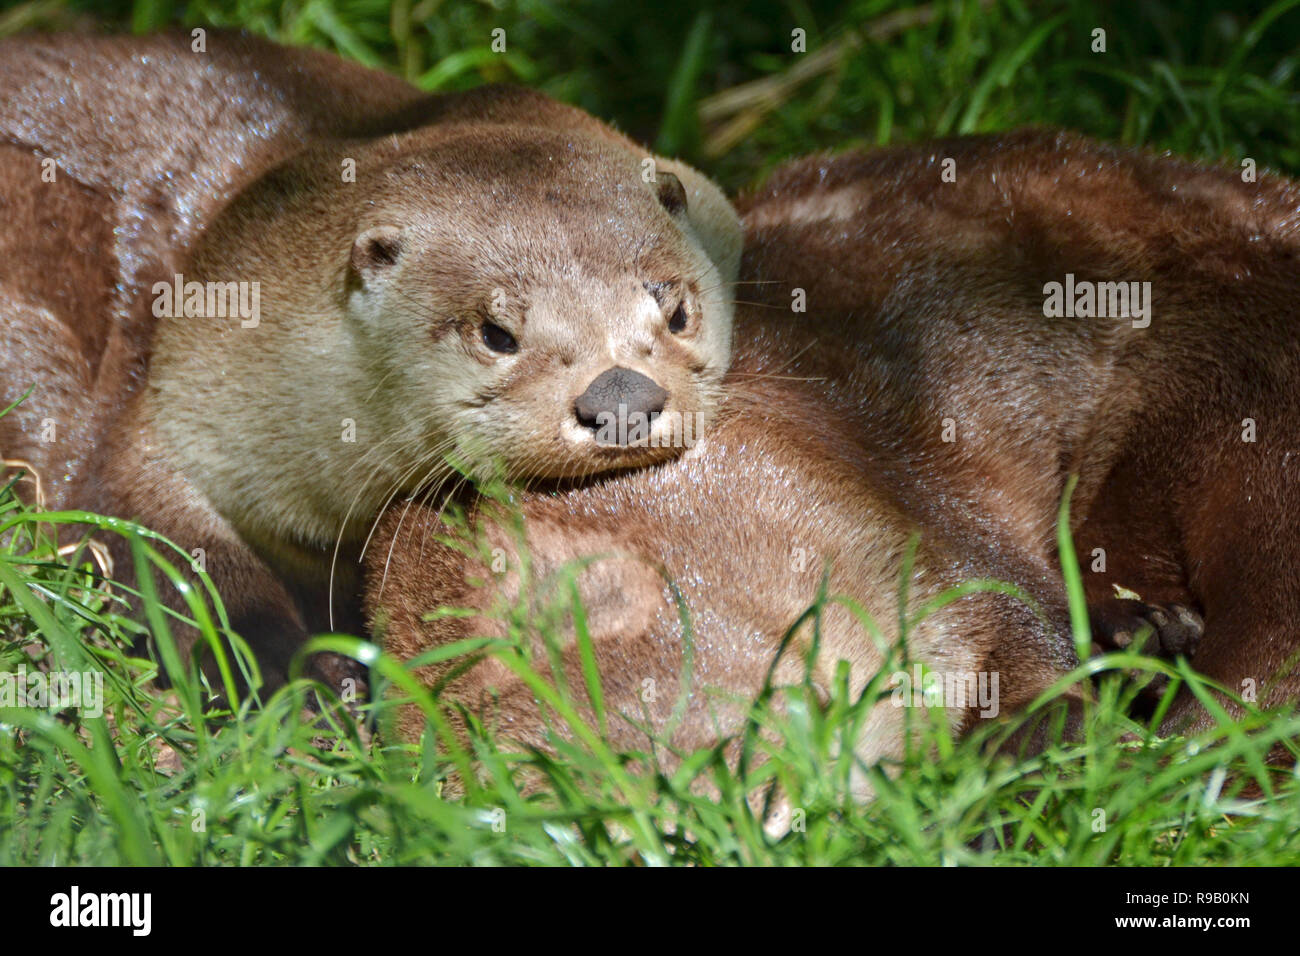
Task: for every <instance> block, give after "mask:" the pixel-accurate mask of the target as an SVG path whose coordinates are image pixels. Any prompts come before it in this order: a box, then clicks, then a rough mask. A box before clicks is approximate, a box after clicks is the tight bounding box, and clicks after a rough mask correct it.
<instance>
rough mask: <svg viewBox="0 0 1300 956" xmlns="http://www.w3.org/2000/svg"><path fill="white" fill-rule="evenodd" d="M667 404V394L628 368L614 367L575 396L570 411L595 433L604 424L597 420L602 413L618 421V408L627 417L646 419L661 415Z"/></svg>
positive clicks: (598, 376) (601, 374)
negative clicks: (576, 398)
mask: <svg viewBox="0 0 1300 956" xmlns="http://www.w3.org/2000/svg"><path fill="white" fill-rule="evenodd" d="M666 401H668V393H667V392H665V391H664V390H663V389H662V388H660V387H659V386H658V385H657V384H656V383H655V382H654V380H652V379H649V378H647V377H646V376H644V375H642V374H641V373H640V372H634V371H632V369H630V368H623V367H622V366H615V367H614V368H611V369H606V370H605V371H603V372H601V373H600V374H599V375H597V376H596V378H595V380H594V381H592V383H591V384H590V385H588V386H587V390H586V391H585V392H583V393H582V394H581V395H579V396H578V400H577V401H576V402H575V403H574V405H573V411H574V413H575V414H576V415H577V416H578V421H579V422H581V423H582V424H583V425H586V426H587V427H588V428H590V429H592V430H593V431H594V430H597V429H599V428H600V426H601V425H603V424H605V423H606V422H602V421H601V420H600V417H599V416H600V415H601V414H602V413H608V414H609V415H612V416H614V417H613V419H612V420H613V421H618V415H619V406H620V405H622V406H625V408H624V414H626V415H634V414H636V413H638V412H640V413H641V414H643V415H645V416H646V417H647V418H648V417H649V416H650V415H653V414H656V413H658V412H662V411H663V410H664V403H665V402H666ZM609 420H610V419H607V420H606V421H609Z"/></svg>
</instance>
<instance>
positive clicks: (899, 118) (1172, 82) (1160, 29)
mask: <svg viewBox="0 0 1300 956" xmlns="http://www.w3.org/2000/svg"><path fill="white" fill-rule="evenodd" d="M1297 6H1300V0H1276V2H1272V3H1269V2H1260V0H1243V2H1234V3H1230V4H1229V3H1213V2H1207V0H1133V2H1109V3H1105V2H1103V3H1098V2H1084V0H1046V2H1041V3H1038V2H1035V3H1029V2H1027V0H982V2H981V0H936V2H931V3H920V2H917V3H899V2H897V0H849V2H842V0H841V2H802V0H726V2H715V3H712V4H708V5H706V6H704V7H701V6H700V4H699V3H698V2H696V0H661V2H659V3H656V4H655V6H654V12H653V14H652V15H647V13H646V11H645V10H644V9H643V8H642V7H641V6H640V5H638V4H620V3H611V2H608V0H573V2H563V0H499V2H494V3H485V2H466V0H456V2H452V0H445V2H439V0H295V2H287V3H286V2H277V0H191V2H187V3H180V2H176V0H136V2H126V0H28V2H23V3H17V4H12V5H11V7H12V8H11V9H10V10H8V11H7V12H6V13H3V14H0V35H3V34H5V33H8V32H12V31H14V30H17V29H22V28H30V27H33V26H35V27H43V28H68V27H72V26H87V25H92V26H95V27H98V28H113V29H119V30H127V29H135V30H139V31H144V30H151V29H157V28H161V27H164V26H168V25H183V26H186V27H192V26H195V25H204V24H212V25H220V26H238V27H245V28H248V29H251V30H254V31H257V32H261V33H264V34H266V35H269V36H272V37H274V38H276V39H279V40H282V41H285V42H290V43H300V44H312V45H317V46H322V47H326V48H329V49H333V50H336V51H338V52H340V53H342V54H343V55H345V56H348V57H351V58H353V59H356V60H359V61H360V62H362V63H366V64H368V65H371V66H376V67H383V68H386V69H389V70H391V71H392V72H395V73H398V74H400V75H403V76H405V77H407V78H408V79H410V80H411V81H412V82H414V83H417V84H419V85H421V86H422V87H424V88H426V89H430V90H432V89H461V88H465V87H469V86H475V85H478V84H480V83H484V82H489V81H502V80H510V81H514V82H520V83H525V84H529V85H532V86H537V87H539V88H541V89H543V90H545V91H547V92H549V93H551V94H553V95H555V96H557V97H559V98H561V99H564V100H567V101H569V102H573V103H576V104H577V105H579V106H581V107H583V108H585V109H587V110H589V111H591V112H593V113H595V114H596V115H598V116H601V117H603V118H605V119H608V120H611V121H613V122H615V123H617V124H618V125H620V126H621V127H622V128H623V129H625V130H627V131H629V132H630V133H631V134H633V135H634V136H636V137H637V138H639V139H641V140H643V141H645V142H647V143H651V144H653V145H655V146H656V147H657V148H659V150H660V151H663V152H673V153H679V154H681V155H682V157H683V158H685V159H687V160H691V161H694V162H696V163H699V164H701V165H703V166H705V167H706V168H707V169H708V171H709V172H710V173H712V174H714V175H715V176H716V177H717V178H719V179H720V180H721V181H722V182H723V183H724V184H725V185H727V186H728V187H731V188H740V187H743V186H745V185H748V184H750V183H752V182H753V181H754V180H755V179H756V178H759V177H760V176H761V174H762V173H763V172H764V171H765V170H767V169H770V168H771V167H772V166H773V165H774V164H776V163H777V162H779V161H781V160H783V159H785V158H788V157H791V156H796V155H802V154H804V153H809V152H813V151H815V150H821V149H842V148H845V147H848V146H871V145H876V144H882V143H888V142H907V141H915V140H918V139H923V138H926V137H933V136H943V135H952V134H958V133H969V132H984V131H990V130H1000V129H1007V128H1011V127H1014V126H1021V125H1025V124H1053V125H1058V126H1066V127H1070V128H1072V129H1076V130H1079V131H1081V132H1084V133H1088V134H1091V135H1093V136H1097V137H1100V138H1103V139H1107V140H1112V141H1118V142H1125V143H1130V144H1134V145H1145V146H1151V147H1154V148H1160V149H1171V150H1174V151H1176V152H1179V153H1183V154H1186V155H1189V156H1193V157H1198V158H1204V159H1211V160H1219V159H1221V160H1225V161H1227V162H1229V163H1231V164H1233V165H1238V164H1240V163H1241V161H1242V159H1244V158H1246V157H1250V158H1253V159H1255V160H1256V162H1257V164H1258V165H1259V166H1260V167H1272V168H1275V169H1278V170H1281V171H1283V172H1286V173H1289V174H1292V175H1294V174H1296V173H1300V96H1297V89H1296V79H1297V70H1298V69H1300V9H1297ZM497 28H500V29H504V30H505V31H506V39H507V46H506V51H505V52H504V53H494V52H492V50H491V39H492V31H493V30H494V29H497ZM796 28H798V29H802V30H804V31H805V32H806V37H807V47H806V49H807V52H805V53H802V54H797V53H793V52H791V31H792V30H794V29H796ZM1097 28H1101V29H1104V30H1105V31H1106V52H1105V53H1094V52H1093V51H1092V45H1093V30H1095V29H1097Z"/></svg>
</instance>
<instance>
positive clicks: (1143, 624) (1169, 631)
mask: <svg viewBox="0 0 1300 956" xmlns="http://www.w3.org/2000/svg"><path fill="white" fill-rule="evenodd" d="M1088 617H1089V620H1090V622H1091V624H1092V636H1093V639H1094V640H1095V641H1096V642H1097V644H1098V645H1099V646H1100V647H1102V648H1104V649H1105V650H1108V651H1112V650H1125V649H1126V648H1128V647H1130V646H1132V645H1133V641H1134V639H1135V638H1137V637H1138V636H1139V635H1140V634H1142V633H1143V631H1144V629H1147V628H1149V629H1150V634H1149V635H1148V636H1147V638H1146V641H1145V643H1143V644H1142V652H1143V653H1144V654H1149V655H1151V656H1152V657H1167V658H1173V657H1176V656H1177V655H1179V654H1182V655H1183V656H1184V657H1190V656H1191V654H1192V652H1193V651H1195V650H1196V645H1197V643H1198V642H1199V641H1200V639H1201V634H1202V633H1204V631H1205V622H1204V621H1203V620H1202V619H1201V616H1200V615H1199V614H1197V613H1196V611H1194V610H1193V609H1192V608H1190V607H1188V606H1187V605H1186V604H1148V603H1146V602H1145V601H1138V600H1132V599H1129V598H1112V599H1111V600H1109V601H1106V602H1104V603H1103V604H1101V605H1099V606H1093V607H1091V608H1089V609H1088Z"/></svg>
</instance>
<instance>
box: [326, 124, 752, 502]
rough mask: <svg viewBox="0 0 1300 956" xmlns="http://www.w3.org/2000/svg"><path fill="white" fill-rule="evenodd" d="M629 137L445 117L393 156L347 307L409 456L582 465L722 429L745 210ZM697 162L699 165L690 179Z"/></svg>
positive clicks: (523, 468) (362, 221) (566, 471)
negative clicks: (448, 125)
mask: <svg viewBox="0 0 1300 956" xmlns="http://www.w3.org/2000/svg"><path fill="white" fill-rule="evenodd" d="M664 165H665V163H664V161H656V160H654V159H653V158H652V157H643V156H641V155H637V154H634V153H633V151H632V150H630V149H623V148H621V147H620V146H619V145H618V144H617V143H615V142H612V141H611V142H606V141H604V140H600V139H597V138H594V137H588V136H585V135H581V134H577V133H573V132H553V131H549V130H544V129H534V128H527V127H514V126H506V127H503V126H479V125H469V126H465V127H460V128H459V129H458V130H457V131H456V132H455V133H454V134H449V133H448V132H447V131H446V130H441V131H439V136H438V138H437V140H436V141H434V142H433V143H425V144H420V145H419V148H412V149H409V150H403V151H402V152H401V153H400V154H399V155H398V156H397V157H396V158H394V159H392V160H391V161H390V162H388V163H387V164H386V165H385V166H384V167H383V169H382V171H379V176H380V178H381V180H382V183H383V185H382V187H381V188H380V189H379V190H378V191H377V192H374V193H372V194H370V195H369V196H368V202H367V203H366V205H365V206H364V207H363V208H362V209H360V210H359V221H358V222H357V228H356V231H355V234H354V237H353V241H352V247H351V252H350V255H349V258H348V262H347V272H348V277H349V281H348V283H347V287H346V291H345V298H346V317H347V321H348V323H349V324H350V326H351V328H352V329H353V330H354V331H355V336H354V340H355V342H356V347H357V348H358V349H359V350H360V351H361V352H362V356H361V358H362V361H363V362H365V363H366V365H367V366H368V368H369V378H370V379H371V380H372V381H373V382H374V383H375V388H376V389H377V390H378V395H379V400H381V401H382V402H383V403H384V405H385V407H386V409H387V410H388V411H389V412H390V413H391V412H392V410H393V409H400V411H401V414H402V416H403V417H404V419H405V420H404V421H402V422H400V423H394V427H396V428H398V429H400V431H401V433H402V434H404V435H408V436H411V441H410V443H409V445H408V448H410V449H413V450H418V452H419V454H420V455H421V456H423V457H424V459H426V460H425V461H424V462H414V461H413V462H412V463H411V466H410V467H411V468H412V469H414V471H413V472H412V474H413V475H415V476H419V475H421V474H422V473H421V472H420V467H421V465H423V466H424V468H425V472H424V474H427V475H434V474H436V462H438V461H441V460H442V459H443V457H444V456H446V455H450V456H451V457H452V458H453V459H458V460H459V462H460V463H461V465H462V467H467V468H468V470H470V471H471V472H472V473H485V472H488V471H490V470H491V469H493V468H494V467H495V466H500V467H502V468H503V470H504V474H505V476H506V477H509V478H512V479H516V480H518V479H523V480H527V479H532V478H544V479H557V478H576V477H583V476H587V475H591V474H595V473H598V472H602V471H607V470H610V469H619V468H629V467H638V466H643V465H647V464H651V463H653V462H656V461H662V460H665V459H668V458H671V457H673V456H675V455H677V454H679V453H680V452H681V451H682V450H683V449H684V448H686V447H689V446H690V445H692V444H693V443H694V441H695V440H696V439H697V438H698V437H699V436H700V434H701V432H702V431H703V430H704V429H705V428H707V426H708V423H709V421H710V419H711V418H712V417H713V414H714V413H715V411H716V409H717V406H718V402H719V399H720V389H719V383H720V380H721V378H722V376H723V373H724V372H725V371H726V369H727V366H728V364H729V361H730V357H731V324H732V305H731V298H732V280H734V278H735V271H736V265H737V262H736V260H737V259H738V251H739V237H740V227H739V223H738V222H737V220H736V219H735V214H734V213H733V212H732V210H731V207H730V206H729V204H727V203H726V200H725V199H723V198H722V195H721V193H720V192H718V190H717V189H716V187H714V186H713V185H712V184H711V183H709V182H708V181H707V180H705V179H704V178H703V177H701V176H699V174H698V173H695V172H694V171H693V170H689V169H688V168H686V167H674V168H675V169H676V170H678V172H680V173H681V175H678V173H677V172H673V171H671V170H668V169H665V168H664ZM683 179H685V180H686V182H685V183H684V182H683Z"/></svg>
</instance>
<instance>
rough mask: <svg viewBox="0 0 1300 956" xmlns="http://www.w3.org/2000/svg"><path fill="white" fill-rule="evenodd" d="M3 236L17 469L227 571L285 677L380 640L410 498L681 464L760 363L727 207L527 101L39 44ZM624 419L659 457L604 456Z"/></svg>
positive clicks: (316, 60) (184, 43) (226, 60)
mask: <svg viewBox="0 0 1300 956" xmlns="http://www.w3.org/2000/svg"><path fill="white" fill-rule="evenodd" d="M0 212H2V213H3V214H4V216H5V218H6V221H7V222H8V223H10V224H11V226H10V228H7V230H6V234H5V237H4V239H3V240H0V242H3V244H4V253H5V255H4V259H3V261H2V262H0V313H2V314H3V326H4V333H3V334H4V339H3V341H0V378H2V380H3V382H4V386H3V389H4V394H3V395H0V403H3V404H5V405H7V404H9V403H10V402H12V401H14V400H15V399H17V398H18V397H20V396H21V395H22V394H23V393H24V392H25V391H26V390H27V389H28V388H29V387H32V386H34V390H33V392H32V394H31V395H30V396H29V397H28V398H27V400H26V401H24V402H23V403H22V404H21V405H20V406H19V407H18V408H17V409H16V410H15V411H14V412H13V413H11V414H10V415H9V416H6V417H5V418H4V419H2V420H0V451H2V452H3V454H4V456H5V458H6V459H10V460H22V461H24V462H26V463H28V464H29V466H30V467H32V468H34V469H35V470H36V471H37V472H38V474H40V475H41V477H42V479H43V485H44V487H45V489H46V491H47V501H46V504H47V505H48V506H51V507H56V508H57V507H67V506H77V507H83V508H88V509H91V510H96V511H100V512H103V513H107V514H111V515H119V516H123V517H128V518H133V519H137V520H139V521H141V522H142V523H143V524H145V525H147V526H149V527H150V528H152V529H153V530H155V531H159V532H162V533H163V534H165V535H167V536H168V537H169V538H171V539H172V540H173V541H175V542H176V543H177V544H179V545H180V546H181V547H182V548H183V549H184V550H185V551H187V552H190V553H192V554H194V555H196V561H197V560H200V559H201V564H202V565H203V566H204V567H205V568H206V570H207V572H208V573H209V574H210V575H211V576H212V579H213V581H214V583H215V584H216V585H217V588H218V590H219V591H220V593H221V594H222V596H223V598H224V600H225V602H226V605H227V609H228V611H229V612H230V616H231V623H232V626H233V628H234V630H235V631H237V632H238V633H240V634H241V635H242V636H244V637H245V638H246V639H248V640H249V641H250V643H252V645H253V646H254V648H255V649H256V650H257V651H258V654H259V657H260V659H261V660H262V663H263V665H264V667H265V669H266V670H267V671H268V673H269V676H270V677H271V680H272V682H273V683H274V682H275V681H277V680H278V679H280V678H282V677H283V675H284V673H285V672H286V669H287V666H288V662H289V659H290V657H291V656H292V655H293V653H294V652H295V651H296V649H297V648H298V646H299V645H300V644H301V642H302V640H303V639H304V637H305V635H306V634H307V632H308V631H309V630H315V629H324V628H327V627H330V626H331V625H333V626H334V627H355V626H357V625H358V624H359V619H358V618H357V617H356V616H355V613H356V611H357V605H358V598H357V594H356V575H355V572H354V571H353V570H352V569H354V568H355V561H354V557H355V554H356V552H357V550H358V549H359V546H360V544H361V542H362V541H363V540H364V537H365V534H366V532H367V530H368V529H369V527H370V522H371V520H372V519H373V518H374V516H375V514H376V513H377V512H378V511H379V510H380V509H381V507H382V505H383V503H384V502H385V501H387V500H389V499H390V498H391V497H392V496H394V495H397V494H409V493H411V492H414V491H416V490H418V489H421V488H425V489H429V490H431V491H439V490H440V489H442V490H445V486H446V485H447V484H448V480H449V479H454V478H456V473H455V471H454V467H460V468H461V469H463V470H465V471H467V472H469V473H486V472H490V471H492V470H494V469H498V468H499V469H502V470H503V471H504V473H505V474H506V475H508V476H512V477H531V476H538V475H541V476H546V477H553V478H558V477H572V476H582V475H589V474H592V473H596V472H600V471H602V470H606V469H612V468H627V467H636V466H639V465H644V464H648V463H651V462H655V461H662V460H664V459H665V458H668V457H671V456H673V455H675V454H677V453H679V452H680V450H681V447H682V441H681V436H680V435H676V434H674V433H671V431H670V430H671V429H672V428H673V427H674V426H673V424H672V423H674V422H677V421H681V420H683V419H688V420H690V421H692V423H693V424H695V425H696V427H697V428H704V427H707V424H708V421H709V419H710V418H711V416H712V414H713V411H714V409H715V407H716V405H717V402H718V398H719V391H718V383H719V381H720V379H721V377H722V375H723V373H724V372H725V370H726V368H727V365H728V362H729V358H730V326H731V311H732V309H731V304H730V300H731V298H732V289H731V282H732V280H733V279H734V277H735V272H736V268H737V264H738V260H739V253H740V230H739V224H738V221H737V219H736V216H735V213H734V212H733V211H732V209H731V207H730V205H729V204H728V202H727V200H726V199H725V197H724V196H723V195H722V193H721V192H720V191H719V190H718V189H717V188H716V187H715V186H714V185H713V184H712V183H710V182H709V181H708V180H707V179H706V178H704V177H703V176H701V175H700V174H699V173H697V172H695V171H694V170H692V169H690V168H689V167H687V166H685V165H683V164H680V163H675V162H673V161H671V160H667V159H664V158H661V157H656V156H653V155H652V154H650V153H648V152H646V151H645V150H643V149H642V148H640V147H639V146H637V145H636V144H634V143H632V142H631V141H630V140H628V139H626V138H625V137H623V136H621V135H620V134H618V133H616V132H615V131H613V130H611V129H610V128H608V127H607V126H605V125H604V124H602V123H600V122H599V121H597V120H595V119H593V118H592V117H590V116H588V115H587V114H585V113H582V112H581V111H580V110H577V109H574V108H572V107H568V106H565V105H562V104H559V103H556V102H554V101H552V100H550V99H548V98H547V97H545V96H543V95H541V94H538V93H535V92H531V91H527V90H521V89H514V88H507V87H489V88H483V89H479V90H475V91H473V92H469V93H464V94H449V95H445V96H428V95H424V94H421V93H420V92H418V91H417V90H415V89H414V88H412V87H410V86H408V85H407V84H405V83H403V82H401V81H399V80H397V79H395V78H393V77H390V76H386V75H384V74H382V73H378V72H376V71H372V70H366V69H362V68H360V67H357V66H355V65H350V64H347V63H345V62H344V61H342V60H340V59H338V58H336V57H333V56H331V55H327V54H323V53H320V52H315V51H309V50H299V49H293V48H285V47H280V46H277V45H275V44H271V43H269V42H266V41H262V40H258V39H254V38H252V37H247V36H241V35H235V34H230V33H225V32H220V31H212V32H209V33H208V34H207V36H206V45H205V46H204V47H203V48H202V49H198V48H196V46H195V45H194V44H193V43H192V41H191V38H190V37H189V36H182V35H179V34H175V35H160V36H153V37H144V38H91V37H80V36H56V37H19V38H16V39H11V40H7V41H5V42H3V43H0ZM195 289H197V290H198V292H197V293H195V292H194V290H195ZM214 292H215V293H216V294H215V296H214ZM214 302H215V303H216V305H215V308H214ZM250 306H251V308H250ZM584 400H585V401H584ZM620 405H625V406H630V408H631V410H632V411H633V412H634V413H640V414H642V416H643V417H647V418H652V419H654V420H655V424H654V426H653V428H652V429H651V431H650V434H648V435H646V436H642V437H643V438H644V440H640V441H636V440H627V439H626V438H625V437H624V438H620V439H617V440H614V441H603V440H601V434H600V433H599V432H598V431H597V429H596V428H595V425H596V422H595V419H596V418H597V417H599V416H602V415H606V416H608V415H612V414H614V413H615V412H616V411H617V410H618V407H619V406H620ZM579 406H581V407H579ZM51 426H53V427H52V429H51ZM624 434H625V433H624ZM50 435H54V436H56V438H55V440H49V436H50ZM448 458H450V459H451V460H452V463H451V464H449V463H448ZM121 557H122V558H123V560H122V561H119V562H118V567H119V568H123V567H128V568H129V564H130V562H129V560H126V556H125V555H121ZM332 570H334V571H335V572H337V573H336V575H335V579H334V584H333V595H334V596H335V597H336V598H337V604H338V606H339V609H340V611H341V613H340V614H339V615H338V616H337V617H335V616H334V615H333V614H332V613H331V600H330V597H331V595H330V593H329V589H330V582H331V573H332ZM173 600H174V602H175V603H176V604H177V606H178V607H182V606H183V604H182V603H181V602H180V601H179V599H177V598H173Z"/></svg>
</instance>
